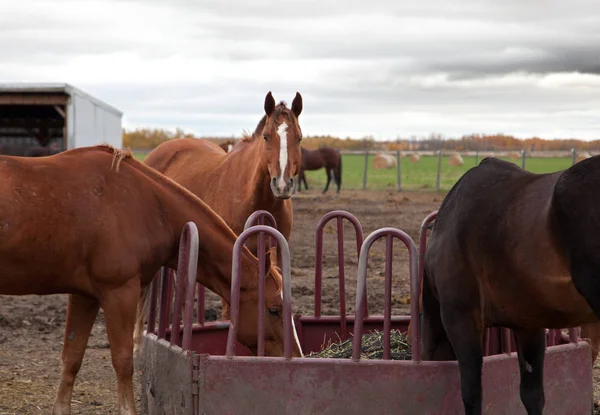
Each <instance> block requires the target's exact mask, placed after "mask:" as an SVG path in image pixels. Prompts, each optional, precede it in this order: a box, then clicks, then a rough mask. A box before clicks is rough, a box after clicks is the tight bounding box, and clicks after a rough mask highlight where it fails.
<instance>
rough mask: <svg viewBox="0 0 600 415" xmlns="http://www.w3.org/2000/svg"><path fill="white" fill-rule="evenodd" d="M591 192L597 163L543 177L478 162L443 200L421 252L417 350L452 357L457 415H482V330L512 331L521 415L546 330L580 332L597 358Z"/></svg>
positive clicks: (598, 287) (598, 242)
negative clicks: (461, 414) (460, 413)
mask: <svg viewBox="0 0 600 415" xmlns="http://www.w3.org/2000/svg"><path fill="white" fill-rule="evenodd" d="M599 188H600V156H596V157H592V158H589V159H587V160H583V161H581V162H579V163H577V164H575V165H573V166H572V167H570V168H568V169H567V170H564V171H559V172H555V173H551V174H533V173H530V172H527V171H525V170H522V169H521V168H519V167H517V166H516V165H515V164H513V163H511V162H508V161H502V160H499V159H496V158H485V159H483V160H482V161H481V163H480V164H479V165H478V166H476V167H474V168H472V169H470V170H469V171H467V172H466V173H465V174H464V175H463V176H462V177H461V178H460V180H459V181H458V182H457V183H456V184H455V185H454V187H453V188H452V189H451V190H450V192H449V193H448V195H447V196H446V198H445V199H444V201H443V202H442V205H441V207H440V209H439V211H438V215H437V219H436V221H435V223H434V226H433V231H432V233H431V237H430V241H429V244H428V246H427V251H426V254H425V264H424V266H425V268H424V278H423V293H422V295H423V297H422V307H423V327H422V330H423V335H422V339H423V348H424V350H423V352H424V359H426V360H454V359H458V365H459V369H460V379H461V391H462V399H463V402H464V407H465V413H466V414H481V413H482V390H481V375H482V356H483V350H482V338H483V331H484V328H485V327H486V326H502V327H508V328H511V329H512V330H513V333H514V335H515V339H516V344H517V353H518V359H519V368H520V372H521V389H520V391H521V401H522V402H523V404H524V406H525V408H526V410H527V413H528V414H541V413H542V410H543V407H544V402H545V400H544V388H543V364H544V355H545V349H544V347H545V328H565V327H576V326H579V325H581V326H582V337H586V334H585V333H589V337H591V339H590V340H589V342H590V343H591V346H592V350H593V359H595V358H596V356H597V353H598V341H599V337H600V336H599V335H600V331H599V324H598V321H599V317H600V221H599V219H598V218H599V216H598V212H599V211H600V194H599V193H598V189H599Z"/></svg>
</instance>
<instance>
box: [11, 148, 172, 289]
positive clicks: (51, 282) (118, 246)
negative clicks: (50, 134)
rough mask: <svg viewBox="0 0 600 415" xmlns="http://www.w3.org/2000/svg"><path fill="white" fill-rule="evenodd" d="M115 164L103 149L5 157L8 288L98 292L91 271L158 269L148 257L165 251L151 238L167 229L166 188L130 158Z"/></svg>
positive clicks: (111, 274)
mask: <svg viewBox="0 0 600 415" xmlns="http://www.w3.org/2000/svg"><path fill="white" fill-rule="evenodd" d="M114 162H115V159H114V158H113V154H111V153H110V152H109V151H102V150H100V151H97V150H96V149H95V148H82V149H74V150H70V151H68V152H63V153H60V154H57V155H53V156H49V157H44V158H18V157H7V156H3V157H0V174H1V175H2V177H4V178H5V179H4V180H2V181H1V182H0V291H2V292H3V293H6V294H24V292H21V291H19V290H23V289H24V288H26V289H27V290H31V292H28V293H37V294H48V293H53V292H65V291H63V290H65V289H68V290H75V291H78V292H80V293H86V294H93V292H94V290H95V288H94V283H93V282H92V281H91V280H90V279H89V278H88V277H89V275H90V274H94V275H96V276H99V275H102V276H103V277H105V278H110V277H115V278H118V277H119V276H120V275H131V273H136V272H138V271H140V269H141V268H144V267H146V266H147V267H148V268H152V266H150V265H152V264H146V262H148V263H149V262H152V261H155V259H156V258H157V257H158V256H159V255H157V251H156V250H155V248H157V246H156V245H155V244H154V245H153V244H152V243H151V242H150V241H151V240H157V239H156V238H153V234H155V233H156V234H158V233H159V232H164V229H163V228H162V227H161V226H160V224H159V223H157V220H156V218H159V217H160V216H161V211H160V209H161V204H160V203H158V202H157V191H160V189H158V187H157V184H156V183H155V182H153V181H152V180H150V179H149V178H148V177H147V176H145V175H143V174H141V173H140V172H138V171H137V170H135V169H133V168H131V167H130V166H127V165H126V163H125V162H123V161H121V163H120V166H119V169H118V171H117V169H116V167H115V166H114V165H113V163H114ZM153 183H154V184H153ZM161 200H162V201H163V203H164V202H165V201H166V198H164V197H163V198H162V199H161ZM135 235H138V236H139V235H146V236H147V238H141V239H140V238H139V237H138V236H135ZM163 239H164V238H163ZM64 252H68V255H65V254H63V253H64ZM153 257H156V258H154V259H153ZM144 258H146V259H144ZM140 259H141V260H140ZM13 275H18V276H21V277H20V278H21V282H18V281H17V280H14V278H12V276H13ZM84 275H85V277H84ZM24 279H31V281H30V282H31V284H29V286H27V285H28V284H23V283H22V282H23V280H24ZM96 282H98V281H96ZM17 283H18V284H17ZM71 292H72V291H71Z"/></svg>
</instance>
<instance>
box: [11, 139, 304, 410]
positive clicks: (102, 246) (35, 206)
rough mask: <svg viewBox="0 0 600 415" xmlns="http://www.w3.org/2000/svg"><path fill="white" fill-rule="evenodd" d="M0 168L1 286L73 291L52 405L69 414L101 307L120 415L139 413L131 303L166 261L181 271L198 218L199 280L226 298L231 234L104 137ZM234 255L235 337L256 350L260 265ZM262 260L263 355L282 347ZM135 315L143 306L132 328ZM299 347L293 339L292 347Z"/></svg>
mask: <svg viewBox="0 0 600 415" xmlns="http://www.w3.org/2000/svg"><path fill="white" fill-rule="evenodd" d="M0 175H1V176H2V177H3V178H4V179H3V180H2V181H1V182H0V294H7V295H27V294H36V295H47V294H59V293H68V294H69V301H68V308H67V320H66V328H65V334H64V345H63V350H62V371H61V375H60V384H59V386H58V391H57V394H56V398H55V402H54V408H53V412H52V413H53V414H69V413H70V405H71V397H72V392H73V384H74V382H75V378H76V376H77V373H78V371H79V368H80V366H81V363H82V361H83V356H84V352H85V349H86V345H87V341H88V337H89V334H90V331H91V329H92V326H93V324H94V320H95V319H96V315H97V313H98V310H99V308H100V307H102V309H103V310H104V316H105V322H106V331H107V334H108V339H109V343H110V350H111V357H112V364H113V368H114V370H115V373H116V378H117V394H118V413H119V414H127V415H131V414H135V413H136V411H135V406H134V399H133V384H132V374H133V347H134V324H136V306H137V305H138V300H141V299H143V298H144V297H145V295H144V296H143V297H141V298H140V294H141V293H142V294H143V293H147V292H148V288H149V285H150V282H151V281H152V279H153V277H154V276H155V274H156V273H157V271H158V269H159V268H160V267H161V266H163V265H164V266H167V267H169V268H173V269H176V267H177V265H178V264H177V262H178V261H177V260H178V249H179V239H180V237H181V233H182V230H183V227H184V225H185V224H186V223H187V222H188V221H193V222H195V223H196V224H197V225H198V227H199V228H200V229H201V239H200V249H199V253H198V272H197V277H196V278H197V281H198V282H200V283H201V284H203V285H205V286H206V287H208V288H209V289H211V290H212V291H214V292H215V293H217V294H218V295H220V296H221V297H222V298H224V299H225V301H227V302H228V301H229V300H230V290H231V270H232V258H233V246H234V243H235V241H236V238H237V236H236V234H235V233H234V232H233V231H232V230H231V229H230V228H229V227H228V226H227V224H225V222H224V221H223V220H222V219H221V218H220V217H219V216H218V215H217V214H216V213H215V212H214V211H213V210H211V209H210V208H209V207H208V205H206V204H205V203H204V202H203V201H202V200H200V199H199V198H198V197H197V196H195V195H194V194H192V193H191V192H189V191H188V190H186V189H184V188H183V187H182V186H180V185H178V184H177V183H175V182H174V181H172V180H170V179H169V178H167V177H165V176H163V175H161V174H159V173H158V172H156V171H155V170H153V169H151V168H149V167H148V166H146V165H144V164H143V163H141V162H138V161H136V160H135V159H134V158H133V156H132V155H131V153H130V152H127V153H125V152H123V151H121V150H117V149H114V148H111V147H109V146H94V147H84V148H77V149H73V150H69V151H66V152H62V153H59V154H57V155H52V156H48V157H41V158H24V157H13V156H0ZM241 257H242V265H241V270H242V275H241V285H242V289H241V296H242V297H241V301H240V319H241V320H240V327H239V333H238V341H239V342H240V343H242V344H244V345H245V346H247V347H249V348H250V349H251V350H256V348H257V315H258V314H257V310H258V302H257V297H258V293H257V291H258V287H257V275H258V265H259V264H258V259H257V258H256V257H255V256H254V255H252V253H251V252H250V251H249V250H248V249H246V248H243V250H242V255H241ZM267 266H268V267H269V268H267V269H268V270H269V272H268V276H267V278H266V287H265V291H266V305H267V306H266V311H267V312H266V313H265V316H266V317H265V329H266V330H265V354H268V355H271V356H282V355H283V320H282V307H283V304H282V298H281V290H282V277H281V274H280V273H279V271H278V270H277V269H276V268H275V267H274V266H273V265H272V264H271V263H270V262H269V263H268V264H267ZM141 308H142V304H141V302H140V305H139V309H141ZM139 309H138V310H139ZM142 322H143V316H142V315H141V314H139V315H138V316H137V331H138V333H140V332H141V330H142V324H141V323H142ZM139 339H140V336H139V334H138V336H137V340H138V343H139ZM301 353H302V352H301V349H300V346H299V345H298V344H296V345H295V347H294V354H295V355H296V356H300V355H301Z"/></svg>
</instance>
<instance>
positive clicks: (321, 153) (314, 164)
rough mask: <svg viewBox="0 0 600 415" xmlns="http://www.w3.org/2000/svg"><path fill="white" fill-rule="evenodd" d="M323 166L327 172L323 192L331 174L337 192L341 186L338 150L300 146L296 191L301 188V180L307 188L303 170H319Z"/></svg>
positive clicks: (340, 156) (326, 187) (340, 164)
mask: <svg viewBox="0 0 600 415" xmlns="http://www.w3.org/2000/svg"><path fill="white" fill-rule="evenodd" d="M323 167H325V172H326V173H327V184H326V185H325V189H324V190H323V193H325V192H326V191H327V189H329V183H330V182H331V176H332V175H333V178H334V180H335V184H336V185H337V193H339V192H340V187H341V186H342V155H341V153H340V150H336V149H333V148H331V147H325V146H324V147H319V148H317V149H316V150H308V149H306V148H302V167H300V173H299V174H298V191H299V192H300V191H301V190H302V181H304V186H305V188H306V190H308V184H307V183H306V175H305V174H304V171H305V170H319V169H321V168H323Z"/></svg>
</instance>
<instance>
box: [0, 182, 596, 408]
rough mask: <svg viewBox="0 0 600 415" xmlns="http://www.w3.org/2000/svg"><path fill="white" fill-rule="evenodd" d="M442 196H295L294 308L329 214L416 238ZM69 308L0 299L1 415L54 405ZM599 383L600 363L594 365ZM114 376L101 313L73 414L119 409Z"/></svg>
mask: <svg viewBox="0 0 600 415" xmlns="http://www.w3.org/2000/svg"><path fill="white" fill-rule="evenodd" d="M442 199H443V194H439V193H435V192H427V193H425V192H423V193H404V192H403V193H397V192H385V191H378V192H374V191H342V192H341V194H339V195H336V194H335V193H329V194H326V195H322V194H321V192H320V191H319V190H318V189H311V190H310V191H309V192H302V193H301V194H296V195H295V196H294V228H293V229H294V230H293V232H292V236H291V239H290V250H291V254H292V277H293V301H294V305H293V307H294V313H302V314H312V312H313V309H314V268H315V229H316V225H317V222H318V221H319V220H320V219H321V217H322V216H323V215H324V214H326V213H327V212H329V211H332V210H335V209H342V210H346V211H348V212H350V213H352V214H353V215H355V216H356V217H357V218H358V220H359V221H360V222H361V224H362V227H363V231H364V235H365V237H366V236H367V235H368V234H370V233H371V232H372V231H374V230H376V229H378V228H381V227H386V226H392V227H396V228H400V229H402V230H404V231H405V232H407V233H408V234H409V235H410V236H411V237H412V238H413V240H414V241H415V243H418V236H419V227H420V224H421V222H422V220H423V219H424V218H425V216H427V215H428V214H429V213H430V212H431V211H433V210H435V209H437V208H438V207H439V205H440V203H441V201H442ZM335 228H336V223H335V220H333V221H331V222H330V224H329V225H328V226H327V227H326V229H325V233H324V235H325V236H324V252H325V254H324V260H323V287H324V288H323V305H322V313H323V314H337V313H338V312H339V295H338V292H339V286H338V278H337V276H338V269H337V267H338V265H337V239H336V233H335ZM344 235H345V236H344V244H345V275H346V292H347V300H346V307H347V312H348V314H351V313H353V311H354V296H353V292H354V291H355V289H356V266H357V263H358V261H357V259H358V257H357V254H356V242H355V238H354V231H353V228H352V227H351V226H350V225H349V223H348V222H346V221H345V225H344ZM407 258H408V255H407V253H406V249H405V248H404V247H403V246H401V243H400V242H399V241H397V240H395V241H394V261H393V273H394V281H393V311H394V313H395V314H403V315H404V314H408V312H409V308H410V299H409V279H408V260H407ZM383 260H384V242H383V240H381V241H379V242H377V243H376V244H375V245H374V246H373V248H372V250H371V255H370V257H369V274H368V293H369V312H370V313H371V314H381V313H382V312H383V292H384V284H383V281H384V278H383V275H384V267H383ZM207 306H208V308H212V310H207V314H212V315H215V314H216V313H215V310H220V301H218V300H217V299H216V298H215V296H210V299H209V301H208V303H207ZM65 313H66V295H52V296H46V297H37V296H24V297H10V296H0V415H9V414H11V415H12V414H38V413H39V414H47V413H50V411H51V409H52V403H53V400H54V394H55V391H56V387H57V385H58V379H59V375H60V351H61V347H62V340H63V330H64V324H65ZM139 378H140V371H139V369H138V362H137V361H136V373H135V379H134V382H135V385H136V390H135V393H136V398H137V399H138V403H137V406H138V409H139ZM594 379H595V385H599V384H600V365H596V367H595V368H594ZM115 385H116V384H115V377H114V372H113V369H112V365H111V359H110V351H109V349H108V343H107V337H106V332H105V330H104V320H103V316H102V312H100V315H99V316H98V319H97V321H96V324H95V326H94V329H93V331H92V335H91V337H90V340H89V344H88V349H87V351H86V355H85V358H84V362H83V366H82V368H81V371H80V373H79V375H78V378H77V381H76V384H75V390H74V392H73V406H72V409H73V413H74V414H94V415H95V414H98V415H99V414H114V413H116V410H115V404H116V389H115ZM595 395H596V399H598V397H599V394H598V392H596V394H595Z"/></svg>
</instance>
